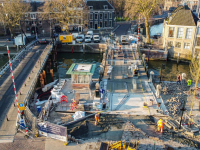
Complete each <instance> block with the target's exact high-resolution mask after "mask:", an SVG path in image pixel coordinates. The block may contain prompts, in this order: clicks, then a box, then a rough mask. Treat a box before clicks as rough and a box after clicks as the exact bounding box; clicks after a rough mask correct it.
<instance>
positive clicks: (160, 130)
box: [157, 119, 165, 133]
mask: <svg viewBox="0 0 200 150" xmlns="http://www.w3.org/2000/svg"><path fill="white" fill-rule="evenodd" d="M164 124H165V123H164V121H163V120H162V119H160V120H159V121H158V122H157V125H158V131H159V132H161V133H162V132H163V126H164Z"/></svg>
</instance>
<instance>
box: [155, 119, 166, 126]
mask: <svg viewBox="0 0 200 150" xmlns="http://www.w3.org/2000/svg"><path fill="white" fill-rule="evenodd" d="M164 124H165V123H164V121H161V120H159V121H158V122H157V125H158V126H160V127H162V126H163V125H164Z"/></svg>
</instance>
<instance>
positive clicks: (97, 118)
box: [95, 113, 100, 126]
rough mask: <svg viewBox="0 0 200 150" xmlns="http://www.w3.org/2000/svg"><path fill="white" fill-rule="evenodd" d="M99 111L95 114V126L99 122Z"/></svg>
mask: <svg viewBox="0 0 200 150" xmlns="http://www.w3.org/2000/svg"><path fill="white" fill-rule="evenodd" d="M99 117H100V113H97V114H95V126H96V125H97V123H98V122H99Z"/></svg>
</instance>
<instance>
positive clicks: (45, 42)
mask: <svg viewBox="0 0 200 150" xmlns="http://www.w3.org/2000/svg"><path fill="white" fill-rule="evenodd" d="M39 42H40V44H47V43H48V41H47V40H46V39H41V40H39Z"/></svg>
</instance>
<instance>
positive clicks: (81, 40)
mask: <svg viewBox="0 0 200 150" xmlns="http://www.w3.org/2000/svg"><path fill="white" fill-rule="evenodd" d="M84 38H85V37H84V35H83V34H79V35H78V36H77V37H76V42H77V43H80V42H83V41H84Z"/></svg>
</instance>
